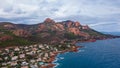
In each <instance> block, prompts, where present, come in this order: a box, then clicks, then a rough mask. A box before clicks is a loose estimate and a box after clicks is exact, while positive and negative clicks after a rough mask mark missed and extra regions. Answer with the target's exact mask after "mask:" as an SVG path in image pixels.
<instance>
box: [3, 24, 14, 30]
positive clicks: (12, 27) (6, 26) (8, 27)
mask: <svg viewBox="0 0 120 68" xmlns="http://www.w3.org/2000/svg"><path fill="white" fill-rule="evenodd" d="M3 27H5V28H7V29H14V28H15V25H13V24H5V25H3Z"/></svg>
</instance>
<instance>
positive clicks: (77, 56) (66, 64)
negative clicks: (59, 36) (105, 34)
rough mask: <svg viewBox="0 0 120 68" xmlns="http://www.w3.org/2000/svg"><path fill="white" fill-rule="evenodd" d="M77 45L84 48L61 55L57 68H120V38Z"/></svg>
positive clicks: (57, 61) (58, 58) (58, 57)
mask: <svg viewBox="0 0 120 68" xmlns="http://www.w3.org/2000/svg"><path fill="white" fill-rule="evenodd" d="M76 45H77V46H84V47H83V48H80V49H79V51H78V52H67V53H64V54H59V55H58V56H57V58H56V59H57V60H56V61H55V62H54V63H56V64H57V66H56V67H55V68H120V38H116V39H108V40H98V41H96V42H88V43H77V44H76Z"/></svg>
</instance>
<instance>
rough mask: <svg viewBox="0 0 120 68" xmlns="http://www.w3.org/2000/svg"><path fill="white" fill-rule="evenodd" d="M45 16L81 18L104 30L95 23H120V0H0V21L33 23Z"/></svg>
mask: <svg viewBox="0 0 120 68" xmlns="http://www.w3.org/2000/svg"><path fill="white" fill-rule="evenodd" d="M46 17H50V18H53V19H55V20H56V21H61V20H66V19H70V20H74V21H77V20H78V21H80V22H81V23H82V24H88V25H90V26H91V25H92V28H95V29H96V30H99V31H101V29H99V28H98V27H96V26H99V27H102V26H103V25H106V24H111V22H112V23H117V25H115V24H112V25H115V26H118V25H119V24H120V0H115V1H113V0H71V1H70V0H60V1H58V0H0V21H11V22H15V23H26V24H34V23H39V22H42V21H43V20H44V19H45V18H46ZM93 25H94V26H93ZM102 28H107V30H106V31H109V30H108V28H109V29H111V28H110V25H109V26H108V25H106V27H102ZM118 28H119V29H120V27H118ZM115 30H118V29H115ZM118 31H119V30H118Z"/></svg>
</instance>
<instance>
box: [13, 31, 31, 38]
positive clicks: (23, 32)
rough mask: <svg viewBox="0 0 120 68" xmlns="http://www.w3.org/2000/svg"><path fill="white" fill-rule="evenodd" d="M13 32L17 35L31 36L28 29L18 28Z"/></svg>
mask: <svg viewBox="0 0 120 68" xmlns="http://www.w3.org/2000/svg"><path fill="white" fill-rule="evenodd" d="M13 34H15V35H16V36H20V37H28V36H30V33H29V32H28V31H26V30H23V29H17V30H14V31H13Z"/></svg>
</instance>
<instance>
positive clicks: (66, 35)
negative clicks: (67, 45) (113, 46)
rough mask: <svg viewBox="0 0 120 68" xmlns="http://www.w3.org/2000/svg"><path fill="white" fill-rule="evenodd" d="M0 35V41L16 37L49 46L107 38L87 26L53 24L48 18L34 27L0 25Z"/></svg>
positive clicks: (4, 23)
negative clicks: (80, 40)
mask: <svg viewBox="0 0 120 68" xmlns="http://www.w3.org/2000/svg"><path fill="white" fill-rule="evenodd" d="M0 35H1V36H2V35H4V36H5V37H0V40H2V39H4V40H14V38H16V37H17V39H19V38H22V39H24V40H27V41H34V42H39V43H50V44H51V43H58V42H59V43H60V42H64V41H66V40H75V39H90V38H101V37H107V35H105V34H102V33H100V32H97V31H95V30H93V29H91V28H90V27H89V26H88V25H81V24H80V22H78V21H76V22H74V21H71V20H67V21H62V22H55V21H54V20H52V19H50V18H47V19H45V20H44V21H43V22H42V23H39V24H35V25H25V24H13V23H9V22H8V23H6V22H3V23H0ZM0 43H1V42H0Z"/></svg>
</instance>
